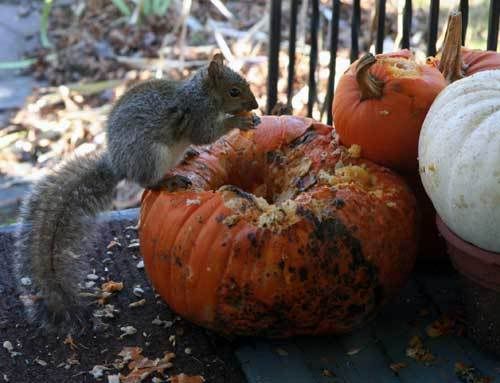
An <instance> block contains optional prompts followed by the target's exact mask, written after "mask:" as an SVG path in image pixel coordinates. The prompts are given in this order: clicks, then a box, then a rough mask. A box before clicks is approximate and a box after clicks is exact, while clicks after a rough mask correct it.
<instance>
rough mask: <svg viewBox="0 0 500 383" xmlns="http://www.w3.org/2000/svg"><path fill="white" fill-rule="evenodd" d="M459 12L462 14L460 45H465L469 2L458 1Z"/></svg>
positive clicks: (464, 0) (467, 0)
mask: <svg viewBox="0 0 500 383" xmlns="http://www.w3.org/2000/svg"><path fill="white" fill-rule="evenodd" d="M460 12H461V13H462V45H465V36H466V35H467V24H468V22H469V0H460Z"/></svg>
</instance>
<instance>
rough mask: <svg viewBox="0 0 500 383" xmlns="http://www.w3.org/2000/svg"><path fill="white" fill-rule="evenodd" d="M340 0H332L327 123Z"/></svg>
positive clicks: (335, 58) (330, 120)
mask: <svg viewBox="0 0 500 383" xmlns="http://www.w3.org/2000/svg"><path fill="white" fill-rule="evenodd" d="M339 19H340V0H332V20H331V22H330V63H329V65H328V70H329V74H328V88H327V91H326V99H325V103H326V110H327V116H326V120H327V124H328V125H331V124H332V102H333V97H334V96H333V88H334V87H335V64H336V63H337V48H338V42H339Z"/></svg>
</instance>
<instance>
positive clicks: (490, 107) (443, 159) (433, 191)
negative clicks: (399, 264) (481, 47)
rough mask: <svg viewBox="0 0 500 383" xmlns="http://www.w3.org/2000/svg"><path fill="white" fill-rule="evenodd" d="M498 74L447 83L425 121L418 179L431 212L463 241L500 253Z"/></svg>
mask: <svg viewBox="0 0 500 383" xmlns="http://www.w3.org/2000/svg"><path fill="white" fill-rule="evenodd" d="M499 122H500V70H493V71H483V72H479V73H476V74H474V75H472V76H470V77H466V78H464V79H462V80H458V81H456V82H454V83H453V84H451V85H449V86H448V87H447V88H446V89H445V90H444V91H443V92H442V93H441V94H440V95H439V96H438V98H437V99H436V101H435V102H434V104H433V105H432V107H431V109H430V110H429V113H428V115H427V117H426V119H425V122H424V125H423V128H422V132H421V134H420V141H419V160H420V176H421V178H422V182H423V184H424V187H425V190H426V191H427V194H428V195H429V196H430V198H431V200H432V202H433V204H434V206H435V208H436V211H437V212H438V214H439V216H440V217H441V218H442V220H443V221H444V222H445V223H446V225H447V226H448V227H449V228H450V229H451V230H452V231H454V232H455V233H456V234H457V235H458V236H459V237H461V238H462V239H463V240H465V241H468V242H471V243H472V244H474V245H476V246H478V247H481V248H483V249H486V250H489V251H493V252H500V125H499Z"/></svg>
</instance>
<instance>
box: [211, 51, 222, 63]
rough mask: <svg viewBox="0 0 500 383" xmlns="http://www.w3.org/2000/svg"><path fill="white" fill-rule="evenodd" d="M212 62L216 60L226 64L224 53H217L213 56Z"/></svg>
mask: <svg viewBox="0 0 500 383" xmlns="http://www.w3.org/2000/svg"><path fill="white" fill-rule="evenodd" d="M212 62H216V63H217V64H219V65H224V55H223V54H222V53H216V54H215V55H214V57H212Z"/></svg>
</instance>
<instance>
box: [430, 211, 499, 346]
mask: <svg viewBox="0 0 500 383" xmlns="http://www.w3.org/2000/svg"><path fill="white" fill-rule="evenodd" d="M436 223H437V226H438V229H439V231H440V232H441V234H442V235H443V237H444V239H445V240H446V243H447V247H448V254H449V255H450V258H451V261H452V263H453V266H454V267H455V269H456V270H457V271H458V272H459V273H460V274H461V276H462V293H463V299H464V303H465V308H466V314H467V330H468V334H469V336H470V337H471V338H472V339H473V340H475V341H476V342H477V343H478V344H479V345H480V346H482V347H484V348H485V349H488V350H490V351H492V352H494V353H495V354H497V355H500V253H493V252H490V251H486V250H483V249H480V248H479V247H476V246H474V245H472V244H470V243H468V242H465V241H464V240H462V239H461V238H459V237H458V236H457V235H455V234H454V233H453V232H452V231H451V230H450V229H449V228H448V227H447V226H446V224H445V223H444V222H443V221H442V220H441V218H440V217H439V216H437V218H436Z"/></svg>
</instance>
